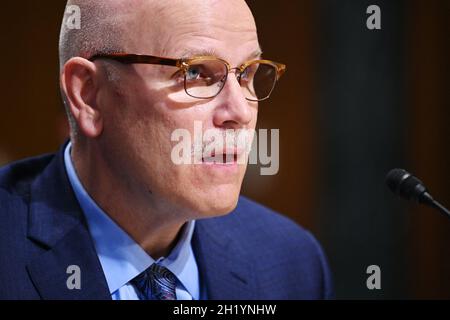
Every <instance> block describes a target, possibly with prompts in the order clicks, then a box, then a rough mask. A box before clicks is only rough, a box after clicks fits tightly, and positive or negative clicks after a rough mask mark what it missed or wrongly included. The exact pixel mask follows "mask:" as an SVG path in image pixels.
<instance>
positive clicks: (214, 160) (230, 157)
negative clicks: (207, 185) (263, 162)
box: [202, 149, 242, 165]
mask: <svg viewBox="0 0 450 320" xmlns="http://www.w3.org/2000/svg"><path fill="white" fill-rule="evenodd" d="M240 154H242V152H241V151H240V150H238V149H235V150H233V149H231V150H224V151H223V152H220V153H215V152H214V151H213V152H212V153H211V155H203V157H202V162H203V163H204V164H217V165H234V164H237V162H238V159H239V156H240Z"/></svg>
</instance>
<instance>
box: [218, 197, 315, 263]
mask: <svg viewBox="0 0 450 320" xmlns="http://www.w3.org/2000/svg"><path fill="white" fill-rule="evenodd" d="M211 220H212V221H210V222H211V223H213V224H215V225H216V226H218V227H219V228H220V229H221V230H223V232H224V233H225V234H226V235H227V236H228V237H231V238H233V239H234V240H238V241H239V242H240V243H241V245H242V246H243V247H244V248H247V249H248V250H251V248H263V249H262V250H265V251H266V252H267V251H270V250H274V251H275V250H276V251H278V252H280V253H281V254H283V253H284V254H285V253H286V252H303V253H304V254H309V255H310V254H316V253H317V251H318V250H320V245H319V244H318V242H317V240H316V239H315V237H314V236H313V235H312V234H311V233H310V232H309V231H308V230H306V229H305V228H303V227H302V226H300V225H299V224H297V223H295V222H294V221H293V220H291V219H289V218H288V217H286V216H284V215H282V214H280V213H278V212H276V211H274V210H272V209H270V208H268V207H266V206H264V205H262V204H260V203H257V202H255V201H253V200H250V199H248V198H246V197H242V196H241V197H240V198H239V201H238V205H237V207H236V208H235V209H234V210H233V211H232V212H231V213H230V214H228V215H226V216H223V217H218V218H213V219H211Z"/></svg>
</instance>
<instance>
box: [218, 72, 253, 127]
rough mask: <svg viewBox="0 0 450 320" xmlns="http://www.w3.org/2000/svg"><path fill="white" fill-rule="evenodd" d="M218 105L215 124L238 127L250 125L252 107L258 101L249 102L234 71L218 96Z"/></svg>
mask: <svg viewBox="0 0 450 320" xmlns="http://www.w3.org/2000/svg"><path fill="white" fill-rule="evenodd" d="M216 99H217V102H218V105H217V106H216V112H215V115H214V124H215V125H216V126H219V127H223V126H226V127H227V128H230V129H238V128H243V127H246V126H248V124H249V123H250V122H251V121H252V117H253V114H254V113H253V112H252V109H253V108H256V107H257V106H256V102H251V103H250V102H249V101H248V100H247V99H246V98H245V96H244V92H243V90H242V88H241V85H240V84H239V81H238V79H237V77H236V75H235V74H234V72H232V73H229V75H228V79H227V81H226V82H225V84H224V87H223V89H222V92H221V93H220V94H219V95H218V96H217V97H216Z"/></svg>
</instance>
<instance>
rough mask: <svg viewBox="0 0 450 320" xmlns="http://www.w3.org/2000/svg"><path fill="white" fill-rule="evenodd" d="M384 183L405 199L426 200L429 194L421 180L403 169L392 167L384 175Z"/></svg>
mask: <svg viewBox="0 0 450 320" xmlns="http://www.w3.org/2000/svg"><path fill="white" fill-rule="evenodd" d="M386 184H387V186H388V187H389V189H391V191H392V192H393V193H395V194H396V195H398V196H400V197H402V198H405V199H407V200H416V201H418V202H428V197H429V194H428V192H427V189H426V188H425V186H424V185H423V183H422V181H420V180H419V179H417V178H416V177H415V176H413V175H412V174H410V173H409V172H408V171H406V170H403V169H392V170H391V171H389V173H388V174H387V175H386Z"/></svg>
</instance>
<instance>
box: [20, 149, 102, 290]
mask: <svg viewBox="0 0 450 320" xmlns="http://www.w3.org/2000/svg"><path fill="white" fill-rule="evenodd" d="M66 145H67V144H65V145H64V146H63V147H62V148H61V150H60V151H59V152H58V154H57V155H56V156H55V158H54V159H53V160H52V161H51V162H50V164H49V165H48V166H47V168H46V169H45V171H44V172H43V173H42V174H41V175H40V176H39V177H37V178H36V180H35V181H34V182H33V184H32V185H31V190H30V206H29V208H30V209H29V221H28V237H29V238H30V239H31V240H32V241H34V242H36V243H37V244H38V245H39V246H41V247H42V248H44V249H46V251H45V252H44V253H43V254H42V255H40V256H38V257H35V258H34V259H33V260H32V261H31V262H30V263H29V264H28V266H27V269H28V272H29V274H30V277H31V279H32V281H33V283H34V285H35V286H36V289H37V290H38V292H39V294H40V295H41V297H42V298H43V299H111V296H110V294H109V290H108V286H107V284H106V279H105V277H104V274H103V271H102V268H101V265H100V262H99V260H98V257H97V254H96V252H95V248H94V245H93V241H92V239H91V236H90V234H89V231H88V228H87V225H86V223H85V221H84V215H83V213H82V211H81V209H80V207H79V205H78V202H77V201H76V198H75V195H74V194H73V191H72V188H71V187H70V183H69V181H68V178H67V174H66V171H65V166H64V149H65V146H66ZM70 266H77V267H79V271H80V273H79V275H80V282H81V289H72V290H71V289H69V288H68V286H67V280H68V278H69V277H70V276H71V275H73V273H67V271H68V268H69V267H70ZM69 271H70V270H69Z"/></svg>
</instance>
